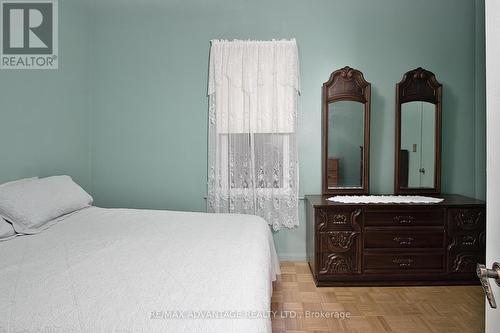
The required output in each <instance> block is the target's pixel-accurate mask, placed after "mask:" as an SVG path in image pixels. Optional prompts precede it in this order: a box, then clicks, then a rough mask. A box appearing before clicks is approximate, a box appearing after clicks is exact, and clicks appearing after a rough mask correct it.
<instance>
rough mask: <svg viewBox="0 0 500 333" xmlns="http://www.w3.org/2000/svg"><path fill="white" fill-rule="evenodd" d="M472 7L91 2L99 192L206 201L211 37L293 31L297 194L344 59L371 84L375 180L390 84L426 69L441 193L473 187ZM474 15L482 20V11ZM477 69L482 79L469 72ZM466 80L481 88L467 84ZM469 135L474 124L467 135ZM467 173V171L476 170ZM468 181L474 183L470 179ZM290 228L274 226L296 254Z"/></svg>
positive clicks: (467, 1) (170, 205) (123, 201)
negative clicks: (437, 128) (435, 104)
mask: <svg viewBox="0 0 500 333" xmlns="http://www.w3.org/2000/svg"><path fill="white" fill-rule="evenodd" d="M475 13H476V9H475V3H474V1H471V0H439V1H437V0H421V1H414V0H404V1H403V0H377V1H366V0H350V1H341V0H336V1H333V0H324V1H319V0H317V1H313V2H311V1H298V0H297V1H290V0H277V1H272V2H270V1H264V0H257V1H242V0H237V1H234V0H217V1H210V2H207V1H180V0H179V1H159V0H158V1H154V0H148V1H140V2H139V1H123V0H120V1H118V0H104V1H96V2H95V4H94V8H93V14H94V15H93V16H94V19H95V22H94V24H93V27H94V33H93V37H94V40H93V45H94V48H95V50H96V53H95V56H94V63H93V72H94V76H95V77H94V80H93V85H92V88H93V96H94V103H93V108H92V112H93V115H92V119H93V121H92V128H93V136H92V140H93V141H92V153H93V155H92V185H93V192H94V195H95V197H96V200H97V203H98V204H101V205H104V206H131V207H148V208H167V209H185V210H204V208H205V202H204V199H203V197H204V195H205V194H206V156H207V98H206V82H207V65H208V52H209V40H210V39H214V38H226V39H232V38H239V39H247V38H251V39H271V38H290V37H295V38H296V39H297V42H298V46H299V52H300V64H301V85H302V95H301V97H300V100H299V128H298V136H299V141H298V142H299V151H300V193H301V196H302V195H303V194H306V193H319V192H320V182H321V174H320V169H321V167H320V156H321V154H320V148H321V147H320V145H321V144H320V143H321V139H320V113H321V104H320V101H321V85H322V83H323V82H325V81H326V80H327V79H328V77H329V74H330V73H331V72H332V71H333V70H335V69H338V68H340V67H342V66H345V65H349V66H352V67H355V68H358V69H360V70H361V71H363V73H364V75H365V78H366V79H367V80H368V81H370V82H371V83H372V94H373V97H372V123H371V124H372V135H371V142H372V145H371V177H370V179H371V184H370V185H371V191H372V192H373V193H392V191H393V160H394V156H393V155H394V98H395V97H394V89H395V88H394V86H395V84H396V83H397V82H398V81H399V80H400V79H401V77H402V75H403V73H405V72H406V71H408V70H410V69H413V68H416V67H418V66H422V67H424V68H426V69H429V70H431V71H433V72H435V74H436V75H437V78H438V79H439V81H440V82H441V83H442V84H443V87H444V101H443V106H444V111H443V173H442V175H443V177H442V178H443V179H442V182H443V183H442V185H443V190H444V192H453V193H462V194H465V195H471V196H475V195H480V194H481V193H483V192H484V182H481V179H482V177H484V176H483V175H481V174H479V173H478V171H477V167H476V162H475V161H476V160H478V159H479V160H484V153H483V152H482V151H481V150H480V148H481V145H484V143H479V144H476V133H477V132H480V131H484V123H477V122H476V119H478V118H479V117H481V115H482V114H483V113H484V108H480V109H478V110H475V107H476V106H477V103H476V100H475V95H476V94H477V93H481V91H482V90H481V88H480V87H477V85H476V84H475V80H478V77H479V79H480V78H481V77H482V74H480V75H476V73H475V68H476V64H475V62H476V59H475V53H476V38H478V37H480V36H481V35H480V34H479V33H478V34H476V33H477V31H476V28H475V27H476V14H475ZM478 18H481V17H480V15H478ZM476 76H478V77H476ZM476 88H478V89H477V90H478V91H476ZM477 136H479V135H477ZM475 179H477V180H475ZM476 184H478V185H481V186H483V188H482V189H478V188H476ZM301 217H302V219H301V222H302V224H301V226H300V227H299V228H298V229H297V230H293V231H284V232H280V233H278V234H276V235H275V239H276V244H277V247H278V251H279V252H280V255H281V256H282V257H283V258H301V257H304V254H305V244H304V243H305V229H304V214H303V208H302V207H301Z"/></svg>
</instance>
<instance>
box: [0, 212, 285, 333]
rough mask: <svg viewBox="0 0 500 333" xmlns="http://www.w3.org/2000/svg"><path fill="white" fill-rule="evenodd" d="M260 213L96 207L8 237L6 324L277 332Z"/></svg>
mask: <svg viewBox="0 0 500 333" xmlns="http://www.w3.org/2000/svg"><path fill="white" fill-rule="evenodd" d="M277 274H279V263H278V259H277V256H276V251H275V248H274V243H273V240H272V235H271V232H270V230H269V227H268V225H267V223H266V222H265V221H264V220H263V219H261V218H259V217H256V216H249V215H234V214H207V213H190V212H176V211H160V210H157V211H155V210H132V209H104V208H97V207H88V208H84V209H81V210H78V211H76V212H74V213H71V214H68V215H65V216H63V217H60V218H58V219H56V220H54V221H53V222H52V223H51V227H50V228H48V229H47V230H44V231H43V232H41V233H38V234H36V235H24V236H19V237H16V238H14V239H11V240H9V241H5V242H0V281H1V282H0V332H2V333H3V332H51V333H53V332H65V333H66V332H116V333H117V332H134V333H135V332H162V333H164V332H204V333H209V332H218V333H219V332H241V333H244V332H253V333H255V332H271V319H270V313H269V310H270V301H271V295H272V281H273V280H274V279H275V278H276V275H277Z"/></svg>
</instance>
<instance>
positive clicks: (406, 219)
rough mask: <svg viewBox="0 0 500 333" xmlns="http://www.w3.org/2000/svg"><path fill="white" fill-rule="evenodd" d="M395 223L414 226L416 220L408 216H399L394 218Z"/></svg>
mask: <svg viewBox="0 0 500 333" xmlns="http://www.w3.org/2000/svg"><path fill="white" fill-rule="evenodd" d="M393 221H394V222H395V223H399V224H413V223H415V218H414V217H413V216H409V215H408V216H403V215H398V216H394V219H393Z"/></svg>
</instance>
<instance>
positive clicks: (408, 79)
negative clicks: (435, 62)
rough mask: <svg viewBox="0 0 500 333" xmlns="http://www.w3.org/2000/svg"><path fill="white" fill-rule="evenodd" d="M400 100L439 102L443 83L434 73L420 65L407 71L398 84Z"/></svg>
mask: <svg viewBox="0 0 500 333" xmlns="http://www.w3.org/2000/svg"><path fill="white" fill-rule="evenodd" d="M397 87H398V91H399V101H400V103H406V102H411V101H426V102H429V103H434V104H438V103H439V102H440V91H441V90H440V89H441V84H440V83H439V82H438V81H437V80H436V76H435V75H434V73H432V72H430V71H428V70H425V69H423V68H422V67H419V68H417V69H414V70H412V71H409V72H407V73H406V74H405V75H404V76H403V79H402V80H401V82H399V84H398V86H397Z"/></svg>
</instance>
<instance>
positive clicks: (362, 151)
mask: <svg viewBox="0 0 500 333" xmlns="http://www.w3.org/2000/svg"><path fill="white" fill-rule="evenodd" d="M370 93H371V92H370V83H368V82H366V81H365V79H364V77H363V73H361V72H360V71H358V70H356V69H353V68H350V67H344V68H342V69H339V70H337V71H335V72H333V73H332V74H331V75H330V79H329V80H328V81H327V82H325V83H324V84H323V96H322V98H323V112H322V141H323V142H322V144H323V153H322V155H323V158H322V162H323V163H322V165H323V166H322V169H323V186H322V187H323V194H326V195H330V194H368V191H369V156H370V96H371V95H370Z"/></svg>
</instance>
